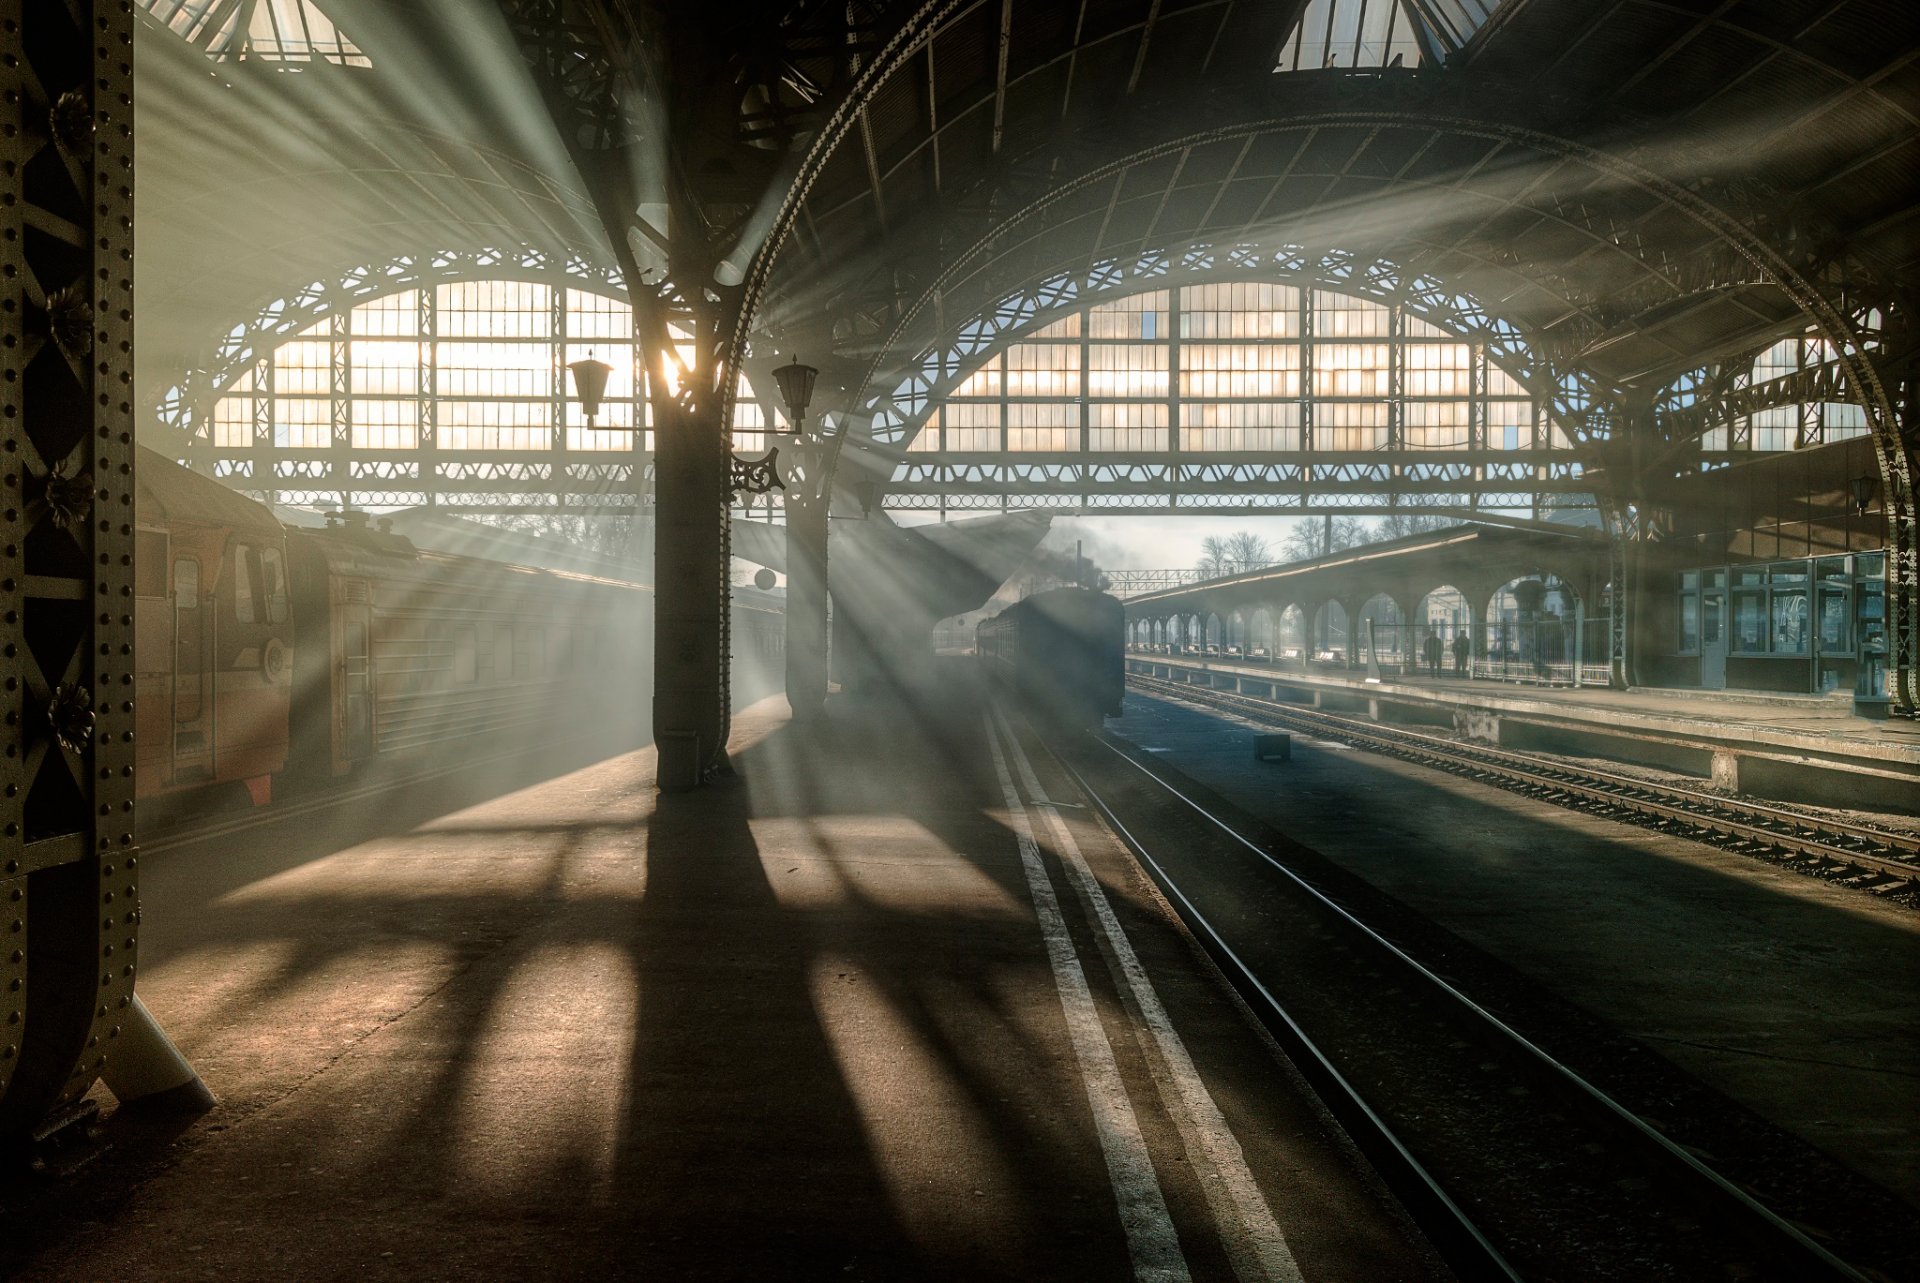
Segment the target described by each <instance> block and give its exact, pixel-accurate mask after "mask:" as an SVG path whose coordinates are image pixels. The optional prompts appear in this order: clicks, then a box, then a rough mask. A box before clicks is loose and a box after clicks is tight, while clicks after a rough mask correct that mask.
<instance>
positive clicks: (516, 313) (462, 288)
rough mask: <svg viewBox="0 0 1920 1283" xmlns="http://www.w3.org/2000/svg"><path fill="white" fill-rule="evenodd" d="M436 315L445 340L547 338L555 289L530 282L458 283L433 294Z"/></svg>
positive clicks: (551, 318)
mask: <svg viewBox="0 0 1920 1283" xmlns="http://www.w3.org/2000/svg"><path fill="white" fill-rule="evenodd" d="M434 312H435V315H434V321H435V324H436V326H437V328H438V332H439V333H440V335H441V336H442V337H443V338H488V339H533V338H547V337H549V336H551V335H552V334H553V289H552V287H550V286H546V285H536V284H534V283H532V282H530V281H455V282H453V283H451V284H447V285H442V286H440V287H438V288H437V289H436V290H435V291H434Z"/></svg>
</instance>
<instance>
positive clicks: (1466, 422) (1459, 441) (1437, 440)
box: [1404, 401, 1473, 450]
mask: <svg viewBox="0 0 1920 1283" xmlns="http://www.w3.org/2000/svg"><path fill="white" fill-rule="evenodd" d="M1404 414H1405V416H1406V417H1405V432H1406V445H1407V448H1408V449H1410V450H1464V449H1466V448H1467V445H1468V443H1469V441H1470V440H1471V439H1472V427H1471V424H1472V421H1473V411H1472V407H1471V405H1470V404H1469V403H1468V402H1465V401H1409V402H1407V403H1406V406H1405V407H1404Z"/></svg>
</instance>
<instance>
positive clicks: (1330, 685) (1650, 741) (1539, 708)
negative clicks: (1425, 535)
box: [1127, 654, 1920, 814]
mask: <svg viewBox="0 0 1920 1283" xmlns="http://www.w3.org/2000/svg"><path fill="white" fill-rule="evenodd" d="M1127 666H1128V670H1129V671H1130V672H1140V673H1145V674H1149V675H1154V676H1160V677H1163V678H1171V679H1172V680H1175V681H1189V682H1194V683H1197V684H1199V685H1203V686H1212V687H1214V688H1216V689H1227V690H1242V691H1244V692H1245V693H1247V694H1250V695H1259V696H1263V697H1273V698H1278V699H1283V700H1289V701H1292V702H1297V703H1302V704H1310V705H1312V706H1314V707H1317V708H1324V709H1326V710H1327V711H1329V712H1338V713H1346V714H1359V715H1362V716H1367V717H1371V718H1373V719H1375V720H1377V721H1384V722H1396V723H1403V724H1407V725H1412V726H1432V727H1437V728H1443V729H1451V730H1453V731H1455V732H1456V733H1458V734H1460V735H1462V736H1463V737H1465V738H1468V739H1473V740H1479V741H1482V742H1485V743H1492V744H1504V745H1506V746H1508V747H1510V748H1518V749H1532V750H1537V751H1541V752H1550V753H1563V754H1568V755H1572V756H1582V757H1599V758H1605V759H1608V760H1612V761H1619V762H1631V763H1634V764H1637V765H1641V766H1650V767H1656V768H1659V769H1662V770H1669V771H1675V772H1678V773H1681V774H1686V775H1693V776H1697V777H1699V778H1700V779H1702V780H1707V781H1711V782H1712V783H1713V784H1714V785H1716V786H1718V787H1723V788H1726V789H1728V790H1730V791H1737V792H1740V793H1744V794H1747V795H1750V796H1754V797H1761V798H1772V799H1775V800H1779V801H1794V802H1807V803H1812V804H1815V805H1819V806H1833V807H1846V808H1858V809H1862V810H1870V811H1893V812H1902V813H1906V814H1915V813H1920V722H1910V721H1886V720H1876V719H1871V718H1864V717H1858V716H1855V715H1854V712H1853V704H1852V701H1851V700H1849V699H1845V698H1841V697H1837V696H1816V695H1767V694H1761V693H1753V692H1736V691H1690V690H1665V689H1649V688H1640V687H1635V688H1632V689H1629V690H1624V691H1616V690H1608V689H1605V688H1596V687H1574V688H1558V687H1543V686H1522V685H1517V684H1512V683H1504V682H1497V681H1490V680H1473V681H1466V680H1460V679H1457V678H1453V677H1441V678H1438V679H1433V678H1424V677H1392V678H1385V679H1383V680H1381V681H1378V682H1370V681H1368V680H1367V679H1366V677H1365V674H1364V673H1355V672H1351V671H1345V670H1328V669H1324V668H1319V667H1316V668H1314V669H1312V670H1310V671H1307V672H1302V671H1300V670H1299V669H1298V668H1297V667H1282V666H1277V665H1273V664H1262V663H1258V662H1254V661H1245V660H1233V661H1222V660H1219V659H1206V660H1202V659H1193V658H1176V657H1173V656H1167V655H1145V654H1129V655H1128V656H1127Z"/></svg>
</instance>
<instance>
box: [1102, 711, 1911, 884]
mask: <svg viewBox="0 0 1920 1283" xmlns="http://www.w3.org/2000/svg"><path fill="white" fill-rule="evenodd" d="M1127 681H1128V683H1129V684H1131V685H1134V686H1136V687H1138V688H1140V689H1142V690H1147V691H1150V692H1153V693H1164V694H1167V695H1171V696H1176V697H1179V698H1184V699H1191V700H1195V701H1197V702H1200V703H1210V704H1215V705H1218V706H1220V707H1223V708H1227V709H1231V710H1233V711H1237V712H1249V713H1252V714H1253V715H1255V716H1257V717H1259V718H1261V719H1264V720H1267V721H1270V722H1274V723H1277V724H1279V725H1282V726H1286V727H1289V728H1291V729H1294V730H1301V731H1307V732H1310V733H1313V734H1319V735H1328V736H1331V737H1333V738H1338V739H1342V740H1345V741H1347V742H1348V743H1350V744H1353V745H1355V746H1356V747H1361V748H1366V749H1371V750H1374V751H1377V752H1383V753H1387V754H1390V755H1392V756H1395V757H1400V758H1403V759H1406V760H1409V761H1414V762H1418V763H1420V764H1423V765H1431V766H1439V767H1441V768H1443V769H1447V770H1451V771H1454V772H1455V773H1460V774H1466V775H1470V776H1473V777H1475V778H1477V779H1480V780H1483V781H1488V780H1489V777H1491V780H1490V782H1493V783H1498V784H1501V785H1503V786H1506V787H1517V788H1520V789H1524V790H1527V791H1529V792H1541V793H1544V794H1545V795H1546V796H1547V798H1548V800H1562V799H1565V800H1568V801H1570V802H1571V803H1573V804H1577V805H1580V806H1582V807H1585V808H1588V809H1592V810H1594V811H1596V812H1598V813H1600V814H1603V815H1607V816H1609V817H1610V818H1620V815H1619V813H1620V812H1622V811H1625V812H1629V813H1631V814H1633V815H1636V816H1639V817H1644V818H1648V819H1653V820H1658V821H1663V822H1666V823H1671V824H1678V825H1681V826H1684V827H1685V828H1687V829H1688V830H1691V831H1692V833H1691V834H1690V835H1693V836H1697V835H1699V834H1701V833H1706V834H1710V835H1715V836H1718V837H1721V838H1724V839H1730V840H1732V841H1733V842H1736V843H1757V844H1760V845H1763V846H1766V847H1769V848H1773V849H1776V850H1786V851H1790V852H1797V853H1798V854H1799V855H1800V856H1802V857H1806V858H1809V859H1813V860H1817V861H1821V862H1831V863H1833V864H1838V865H1844V866H1851V867H1854V868H1858V869H1860V870H1862V871H1863V872H1866V873H1871V874H1874V875H1876V876H1879V877H1885V878H1893V879H1899V880H1902V881H1904V882H1914V881H1920V839H1916V838H1914V837H1911V836H1908V835H1905V834H1898V833H1889V832H1885V831H1883V830H1880V829H1875V828H1870V827H1868V826H1866V825H1862V824H1852V823H1848V822H1847V821H1844V820H1835V819H1828V818H1825V817H1821V816H1814V815H1808V814H1805V813H1803V812H1799V811H1793V810H1788V809H1786V808H1783V807H1777V806H1768V805H1766V804H1764V803H1758V802H1748V801H1741V800H1738V799H1733V798H1727V797H1723V796H1720V795H1717V794H1713V793H1707V792H1704V791H1702V790H1699V789H1690V788H1685V787H1682V786H1679V785H1672V784H1661V783H1656V782H1654V781H1650V780H1644V779H1639V778H1636V777H1634V776H1630V775H1622V774H1619V773H1616V772H1612V771H1607V770H1603V769H1600V768H1596V767H1573V766H1568V765H1566V764H1565V763H1562V762H1556V761H1553V760H1551V759H1548V758H1544V757H1539V756H1536V755H1533V754H1529V753H1519V752H1516V751H1514V750H1512V749H1500V748H1491V747H1486V746H1482V745H1466V744H1461V743H1459V742H1457V741H1455V740H1450V739H1445V738H1443V737H1441V736H1438V735H1428V734H1423V733H1421V732H1419V731H1412V730H1404V729H1401V728H1398V727H1391V728H1389V727H1382V726H1379V725H1377V724H1375V723H1371V722H1363V721H1360V720H1359V719H1357V718H1350V717H1342V716H1340V715H1339V714H1336V713H1327V712H1323V711H1320V710H1317V709H1303V708H1298V707H1295V706H1293V705H1289V704H1284V703H1281V702H1279V701H1276V700H1267V699H1261V698H1259V697H1257V696H1250V695H1241V694H1237V693H1233V692H1228V691H1218V690H1211V689H1208V688H1206V687H1196V686H1193V685H1191V684H1189V683H1185V682H1169V681H1165V680H1163V679H1160V678H1154V677H1146V676H1143V675H1141V674H1138V673H1128V674H1127ZM1863 848H1865V849H1863ZM1889 885H1891V884H1889Z"/></svg>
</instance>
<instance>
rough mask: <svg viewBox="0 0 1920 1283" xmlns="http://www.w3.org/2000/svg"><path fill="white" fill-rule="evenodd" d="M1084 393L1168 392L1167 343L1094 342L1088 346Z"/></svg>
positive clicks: (1134, 394)
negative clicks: (1085, 389) (1085, 388)
mask: <svg viewBox="0 0 1920 1283" xmlns="http://www.w3.org/2000/svg"><path fill="white" fill-rule="evenodd" d="M1087 395H1088V396H1096V397H1148V396H1158V397H1163V396H1165V395H1167V348H1166V346H1165V345H1164V344H1160V343H1153V344H1144V343H1095V344H1093V345H1092V346H1091V347H1089V348H1088V349H1087ZM1162 408H1163V409H1164V408H1165V407H1162Z"/></svg>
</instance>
